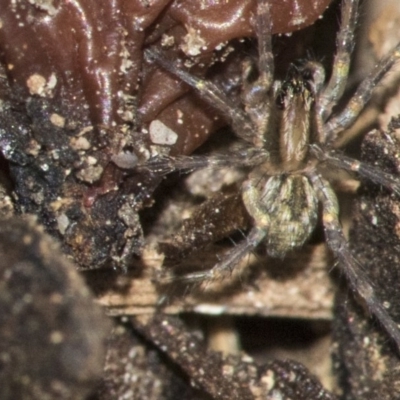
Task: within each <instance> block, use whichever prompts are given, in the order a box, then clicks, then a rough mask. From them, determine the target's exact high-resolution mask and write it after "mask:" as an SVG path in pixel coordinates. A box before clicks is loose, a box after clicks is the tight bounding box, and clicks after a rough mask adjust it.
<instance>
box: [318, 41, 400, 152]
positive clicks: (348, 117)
mask: <svg viewBox="0 0 400 400" xmlns="http://www.w3.org/2000/svg"><path fill="white" fill-rule="evenodd" d="M398 60H400V43H398V44H397V45H396V47H395V48H394V49H393V50H392V51H391V52H390V54H389V55H388V56H387V57H385V58H383V59H382V60H381V61H379V62H378V63H377V64H376V65H375V67H374V69H373V70H372V72H371V73H370V74H369V75H368V76H367V77H366V78H365V79H364V80H363V81H362V83H361V84H360V86H359V87H358V89H357V90H356V92H355V93H354V95H353V96H352V97H351V99H350V100H349V102H348V103H347V105H346V107H345V108H344V110H343V111H341V112H340V113H339V114H338V115H336V116H335V117H333V118H332V119H330V120H329V121H328V122H327V123H326V124H325V137H326V143H327V145H328V146H329V147H335V141H337V140H338V139H339V138H340V133H342V132H343V131H344V130H345V129H347V128H349V127H350V126H351V125H352V124H353V123H354V122H355V120H356V119H357V117H358V116H359V115H360V112H361V111H362V109H363V108H364V107H365V105H366V104H367V102H368V101H369V100H370V98H371V95H372V92H373V90H374V89H375V87H376V86H377V85H378V84H379V82H380V81H381V80H382V78H383V77H384V76H385V75H386V73H387V72H388V71H389V70H390V69H391V68H392V67H393V65H394V64H395V63H396V62H397V61H398Z"/></svg>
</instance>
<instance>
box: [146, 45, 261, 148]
mask: <svg viewBox="0 0 400 400" xmlns="http://www.w3.org/2000/svg"><path fill="white" fill-rule="evenodd" d="M144 54H145V57H146V59H147V60H150V61H156V62H157V64H159V65H161V67H163V68H164V69H165V70H166V71H168V72H170V73H171V74H173V75H174V76H177V77H178V78H180V79H181V80H182V81H183V82H185V83H187V84H188V85H189V86H191V87H192V88H194V89H195V90H196V91H197V93H198V94H199V95H200V97H201V98H202V99H204V100H205V101H207V102H208V104H212V105H213V107H215V108H216V109H217V110H218V111H220V112H221V113H222V115H224V116H225V117H226V118H227V119H228V120H229V121H230V122H231V124H232V128H233V129H234V131H235V133H236V135H237V136H238V137H240V138H241V139H243V140H245V141H246V142H249V143H251V144H252V143H253V135H252V124H251V121H250V120H249V118H248V116H247V115H246V113H245V112H244V111H243V110H241V109H240V108H238V107H236V105H235V104H234V103H233V102H232V101H231V99H229V98H228V97H227V96H226V95H225V93H224V92H223V91H222V90H221V89H220V88H219V87H218V86H216V85H214V84H213V83H212V82H208V81H205V80H203V79H200V78H198V77H195V76H193V75H191V74H190V73H188V72H187V71H184V70H183V69H181V68H180V66H179V65H178V64H177V63H175V62H173V61H170V60H167V59H166V58H165V57H163V55H162V54H161V53H160V51H159V50H157V49H155V48H151V49H147V50H145V52H144Z"/></svg>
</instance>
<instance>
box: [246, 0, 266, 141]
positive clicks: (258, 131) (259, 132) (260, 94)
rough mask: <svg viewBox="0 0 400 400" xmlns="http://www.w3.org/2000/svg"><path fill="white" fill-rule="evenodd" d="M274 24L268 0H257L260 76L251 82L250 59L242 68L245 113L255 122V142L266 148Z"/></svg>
mask: <svg viewBox="0 0 400 400" xmlns="http://www.w3.org/2000/svg"><path fill="white" fill-rule="evenodd" d="M271 28H272V22H271V15H270V4H269V3H268V2H267V0H258V2H257V19H256V36H257V39H258V66H257V70H258V71H257V72H258V77H257V79H255V80H254V81H253V82H251V80H250V76H251V73H252V72H253V69H254V65H253V63H252V62H251V61H250V60H247V61H246V62H245V63H244V65H243V73H242V81H243V94H242V100H243V104H244V108H245V111H246V114H247V115H248V116H249V118H250V120H251V121H252V123H253V131H254V132H253V134H252V136H253V140H252V143H253V144H254V145H255V146H256V147H259V148H265V144H266V140H267V137H266V135H267V134H268V132H269V128H270V126H269V123H270V121H269V119H270V118H269V117H270V113H271V111H270V108H271V105H270V102H271V86H272V82H273V78H274V57H273V53H272V34H271Z"/></svg>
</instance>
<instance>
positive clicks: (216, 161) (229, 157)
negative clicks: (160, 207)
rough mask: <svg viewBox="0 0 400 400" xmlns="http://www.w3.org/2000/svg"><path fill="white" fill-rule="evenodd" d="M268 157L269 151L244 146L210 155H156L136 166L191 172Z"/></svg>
mask: <svg viewBox="0 0 400 400" xmlns="http://www.w3.org/2000/svg"><path fill="white" fill-rule="evenodd" d="M268 159H269V154H268V152H267V151H265V150H263V149H257V148H253V147H244V148H242V149H239V150H238V151H235V152H227V153H224V154H222V153H217V154H214V155H210V156H201V155H194V156H178V157H168V156H165V157H163V156H161V157H155V158H153V159H150V160H148V161H147V163H146V164H144V165H139V166H136V167H135V169H140V168H143V169H146V170H149V171H151V172H153V173H156V174H158V175H166V174H169V173H171V172H173V171H185V172H191V171H195V170H198V169H203V168H207V167H231V166H232V165H241V166H243V167H253V166H256V165H260V164H261V163H264V162H267V161H268Z"/></svg>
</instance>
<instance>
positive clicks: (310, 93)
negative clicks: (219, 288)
mask: <svg viewBox="0 0 400 400" xmlns="http://www.w3.org/2000/svg"><path fill="white" fill-rule="evenodd" d="M357 7H358V0H348V1H343V3H342V25H341V29H340V31H339V36H338V40H337V53H336V55H335V58H334V64H333V69H332V74H331V77H330V78H329V80H328V82H327V83H325V73H324V69H323V67H322V66H321V65H320V64H319V63H317V62H314V61H309V62H306V63H303V64H301V65H300V66H298V67H292V68H291V71H290V73H289V74H288V78H287V80H285V81H283V82H281V81H279V80H278V81H277V80H275V81H274V79H273V78H274V63H273V56H272V46H271V31H270V26H271V23H270V15H269V5H268V2H267V1H266V0H258V8H257V17H256V30H257V37H258V52H259V59H258V65H257V66H254V65H252V63H251V62H246V63H245V65H244V68H243V91H242V107H241V108H239V107H238V106H237V105H236V104H235V103H234V102H233V101H232V100H231V99H230V98H229V97H228V96H226V95H225V94H224V93H223V92H222V91H221V90H220V89H219V88H218V87H217V86H215V85H214V84H212V83H210V82H208V81H205V80H202V79H199V78H196V77H194V76H192V75H190V74H188V73H187V72H186V71H185V70H183V69H181V68H180V67H179V66H178V65H176V64H175V63H173V62H170V61H168V60H166V59H165V58H164V57H163V56H162V54H161V53H160V52H159V51H158V50H154V49H152V50H148V51H147V53H146V55H147V58H148V59H150V60H155V61H157V63H159V64H160V65H161V66H162V67H163V68H165V69H166V70H168V71H170V72H171V73H173V74H174V75H176V76H178V77H179V78H181V79H182V80H183V81H184V82H186V83H188V84H189V85H190V86H192V87H194V88H195V89H196V90H197V91H198V93H199V94H200V95H201V97H202V98H203V99H205V100H207V101H208V102H209V103H210V104H211V105H213V106H214V107H215V108H217V109H218V110H219V111H220V112H222V113H223V114H224V115H225V117H226V118H227V119H228V120H230V122H231V125H232V129H233V131H234V133H235V134H236V136H237V137H238V138H239V139H241V140H242V142H243V145H242V147H241V149H240V151H235V152H227V153H224V154H214V155H211V156H208V157H207V156H192V157H187V158H176V159H174V158H166V159H156V160H150V161H149V163H148V165H147V167H148V168H151V169H152V170H153V171H157V170H158V169H159V168H160V170H161V171H162V172H165V168H167V169H170V170H184V169H195V168H202V167H206V166H210V165H211V166H243V167H246V168H248V169H249V170H250V172H249V173H248V176H247V178H246V179H245V180H244V182H243V183H242V186H241V197H242V200H243V203H244V206H245V208H246V210H247V212H248V214H249V215H250V216H251V218H252V221H253V227H252V228H251V229H250V232H249V233H248V235H247V238H246V239H245V240H243V241H242V242H241V243H239V244H237V245H236V246H235V247H234V248H232V250H230V251H229V252H228V253H227V254H226V255H225V256H224V257H223V258H222V260H221V261H220V262H218V263H217V264H216V265H215V266H214V267H213V268H212V269H211V270H208V271H201V272H194V273H191V274H188V275H186V276H185V279H187V280H194V281H196V280H201V279H215V278H216V277H221V276H224V275H229V272H230V271H231V269H232V268H233V267H235V265H237V264H238V263H239V261H240V260H241V259H242V258H243V257H244V256H245V255H246V254H248V253H249V252H251V251H253V250H254V249H255V248H256V247H257V246H258V245H259V244H260V243H261V242H265V243H266V247H267V252H268V254H269V255H271V256H278V257H283V256H284V255H285V254H286V253H287V252H289V251H291V250H292V249H294V248H297V247H300V246H302V245H303V244H304V242H305V241H306V240H307V238H308V237H309V236H310V234H311V232H312V231H313V229H314V227H315V225H316V223H317V218H318V209H319V207H320V206H321V209H322V222H323V226H324V231H325V236H326V241H327V244H328V246H329V248H330V249H331V250H332V252H333V253H334V255H335V257H336V258H337V260H338V262H339V265H340V266H341V268H342V270H343V272H344V273H345V275H346V277H347V279H348V281H349V284H350V287H351V288H352V290H353V291H354V292H355V293H356V294H357V295H358V297H361V298H362V299H363V301H364V302H365V303H366V304H367V305H368V307H369V309H370V311H371V312H372V313H373V314H374V315H375V317H376V318H377V319H378V320H379V321H380V322H381V324H382V325H384V327H385V329H386V330H387V331H388V333H389V335H390V336H391V337H392V338H393V339H394V341H395V342H396V344H397V346H398V347H399V348H400V331H399V328H398V326H397V325H396V323H395V322H394V321H393V320H392V319H391V317H390V315H389V313H388V311H387V310H386V309H385V308H384V307H383V305H382V301H383V299H382V301H381V300H380V299H377V297H376V296H375V294H374V289H373V285H372V283H371V282H370V280H369V278H368V277H367V276H366V275H365V273H364V272H363V271H362V268H361V266H360V265H359V262H358V261H357V260H356V259H355V257H354V256H353V255H352V253H351V251H350V250H349V246H348V244H347V241H346V239H345V237H344V234H343V231H342V229H341V226H340V222H339V218H338V213H339V207H338V202H337V198H336V195H335V193H334V191H333V189H332V187H331V185H330V184H329V182H328V180H327V179H326V178H325V177H324V175H323V169H324V168H326V167H327V166H328V167H329V166H331V167H337V168H341V169H344V170H348V171H353V172H357V173H358V174H360V175H361V176H362V177H364V178H368V179H370V180H371V181H372V182H374V183H377V184H380V185H382V186H385V187H387V188H388V189H390V190H392V191H394V192H395V193H400V181H399V180H398V179H397V178H396V177H394V176H392V175H389V174H386V173H384V172H382V171H381V170H379V169H376V168H374V167H372V166H370V165H366V164H363V163H361V162H358V161H356V160H354V159H351V158H349V157H346V156H345V155H342V154H341V153H338V152H336V150H335V142H336V140H337V139H338V138H339V137H342V136H343V131H344V130H345V129H346V128H348V127H349V126H350V125H352V124H353V123H354V121H355V120H356V119H357V117H358V115H359V114H360V112H361V110H362V109H363V108H364V106H365V104H366V102H367V101H368V100H369V99H370V97H371V93H372V91H373V88H374V87H375V86H376V84H377V83H378V82H379V81H380V80H381V79H382V77H383V76H384V75H385V73H386V72H387V71H388V70H389V69H390V68H391V66H392V65H393V64H394V63H395V62H396V61H397V60H398V59H399V58H400V45H397V47H396V48H395V49H394V50H393V51H392V53H391V54H390V55H389V56H388V57H387V58H385V59H384V60H382V61H381V62H380V63H379V64H378V65H377V66H376V67H375V69H374V70H373V71H372V72H371V74H370V75H369V76H368V77H367V78H366V79H365V80H364V81H363V82H362V83H361V85H360V86H359V88H358V89H357V91H356V92H355V94H354V95H353V97H352V98H351V99H350V101H349V102H348V104H347V106H346V107H345V108H344V109H343V111H341V112H340V113H337V114H335V113H332V109H333V108H334V106H335V105H336V104H337V103H338V102H339V100H340V99H341V97H342V95H343V92H344V89H345V86H346V82H347V75H348V71H349V64H350V55H351V52H352V49H353V44H354V28H355V23H356V14H357ZM255 69H256V74H254V70H255ZM254 75H256V78H255V79H254Z"/></svg>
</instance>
